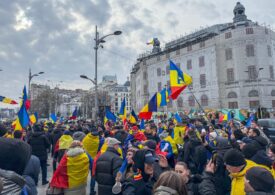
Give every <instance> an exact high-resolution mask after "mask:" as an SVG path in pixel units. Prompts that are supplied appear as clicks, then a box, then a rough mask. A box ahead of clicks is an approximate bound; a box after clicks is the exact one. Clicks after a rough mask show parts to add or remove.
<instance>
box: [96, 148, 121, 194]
mask: <svg viewBox="0 0 275 195" xmlns="http://www.w3.org/2000/svg"><path fill="white" fill-rule="evenodd" d="M122 162H123V160H122V158H120V155H119V153H118V151H116V149H114V148H112V147H108V148H107V150H106V152H105V153H104V154H102V155H101V156H100V157H99V158H98V159H97V162H96V171H95V179H96V181H97V183H98V194H99V195H105V194H106V195H107V194H108V195H109V194H112V187H113V185H114V184H115V178H116V175H117V172H118V171H119V169H120V167H121V165H122Z"/></svg>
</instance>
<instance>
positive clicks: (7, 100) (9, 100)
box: [0, 96, 17, 104]
mask: <svg viewBox="0 0 275 195" xmlns="http://www.w3.org/2000/svg"><path fill="white" fill-rule="evenodd" d="M0 102H3V103H6V104H17V102H16V101H14V100H12V99H10V98H7V97H4V96H0Z"/></svg>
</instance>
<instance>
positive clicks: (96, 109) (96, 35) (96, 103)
mask: <svg viewBox="0 0 275 195" xmlns="http://www.w3.org/2000/svg"><path fill="white" fill-rule="evenodd" d="M98 44H99V43H98V32H97V26H95V48H94V49H95V116H94V119H95V120H96V119H97V115H98V94H97V50H98Z"/></svg>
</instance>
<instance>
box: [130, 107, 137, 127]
mask: <svg viewBox="0 0 275 195" xmlns="http://www.w3.org/2000/svg"><path fill="white" fill-rule="evenodd" d="M129 121H130V123H132V124H136V123H137V121H138V117H137V115H136V113H135V111H134V110H132V111H131V115H130V118H129Z"/></svg>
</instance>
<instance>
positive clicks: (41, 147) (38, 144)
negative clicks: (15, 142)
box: [28, 132, 50, 161]
mask: <svg viewBox="0 0 275 195" xmlns="http://www.w3.org/2000/svg"><path fill="white" fill-rule="evenodd" d="M28 143H29V144H30V146H31V147H32V154H33V155H35V156H37V157H38V158H39V160H40V161H45V160H47V158H48V153H47V148H49V147H50V142H49V140H48V138H47V137H46V135H45V134H44V132H34V133H33V134H32V135H31V137H30V139H29V141H28Z"/></svg>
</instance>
